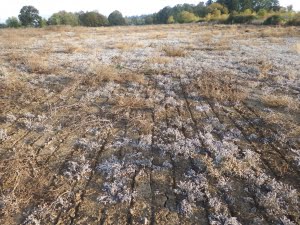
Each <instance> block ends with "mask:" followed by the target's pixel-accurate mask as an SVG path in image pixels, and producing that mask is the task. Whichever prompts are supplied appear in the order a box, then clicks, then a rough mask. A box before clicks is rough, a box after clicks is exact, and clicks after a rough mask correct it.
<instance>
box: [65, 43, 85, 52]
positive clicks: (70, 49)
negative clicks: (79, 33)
mask: <svg viewBox="0 0 300 225" xmlns="http://www.w3.org/2000/svg"><path fill="white" fill-rule="evenodd" d="M76 52H84V49H83V48H82V47H80V46H76V45H73V44H66V45H65V47H64V50H63V53H65V54H73V53H76Z"/></svg>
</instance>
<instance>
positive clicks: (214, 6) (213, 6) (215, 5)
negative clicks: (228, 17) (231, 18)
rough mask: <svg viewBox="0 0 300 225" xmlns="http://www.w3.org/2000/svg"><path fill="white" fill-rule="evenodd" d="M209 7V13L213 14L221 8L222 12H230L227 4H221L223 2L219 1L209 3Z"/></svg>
mask: <svg viewBox="0 0 300 225" xmlns="http://www.w3.org/2000/svg"><path fill="white" fill-rule="evenodd" d="M207 9H208V11H209V13H212V14H213V12H215V11H216V10H220V12H221V13H222V14H227V13H228V9H227V7H226V6H224V5H221V4H219V3H216V2H215V3H213V4H211V5H209V6H208V7H207Z"/></svg>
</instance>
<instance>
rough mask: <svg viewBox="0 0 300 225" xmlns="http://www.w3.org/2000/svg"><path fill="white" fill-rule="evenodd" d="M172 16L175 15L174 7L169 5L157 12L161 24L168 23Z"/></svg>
mask: <svg viewBox="0 0 300 225" xmlns="http://www.w3.org/2000/svg"><path fill="white" fill-rule="evenodd" d="M170 16H173V15H172V8H171V7H169V6H167V7H164V8H163V9H161V10H160V11H159V12H158V13H157V21H158V23H160V24H162V23H167V22H168V19H169V17H170Z"/></svg>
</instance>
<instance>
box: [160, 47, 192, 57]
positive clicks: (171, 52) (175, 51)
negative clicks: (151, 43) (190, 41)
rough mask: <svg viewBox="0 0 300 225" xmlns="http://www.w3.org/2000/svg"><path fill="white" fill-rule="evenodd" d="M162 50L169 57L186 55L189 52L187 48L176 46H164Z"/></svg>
mask: <svg viewBox="0 0 300 225" xmlns="http://www.w3.org/2000/svg"><path fill="white" fill-rule="evenodd" d="M162 50H163V51H164V52H165V54H166V55H167V56H169V57H185V56H186V54H187V52H186V50H184V49H182V48H180V47H174V46H165V47H163V48H162Z"/></svg>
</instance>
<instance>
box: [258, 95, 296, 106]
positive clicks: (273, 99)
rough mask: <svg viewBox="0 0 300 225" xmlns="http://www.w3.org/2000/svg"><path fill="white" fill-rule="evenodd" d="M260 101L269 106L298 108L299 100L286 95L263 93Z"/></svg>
mask: <svg viewBox="0 0 300 225" xmlns="http://www.w3.org/2000/svg"><path fill="white" fill-rule="evenodd" d="M262 102H263V103H264V104H265V105H267V106H270V107H281V108H287V109H290V110H299V102H298V101H297V100H295V99H294V98H293V97H291V96H288V95H278V94H277V95H276V94H265V95H263V96H262Z"/></svg>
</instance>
